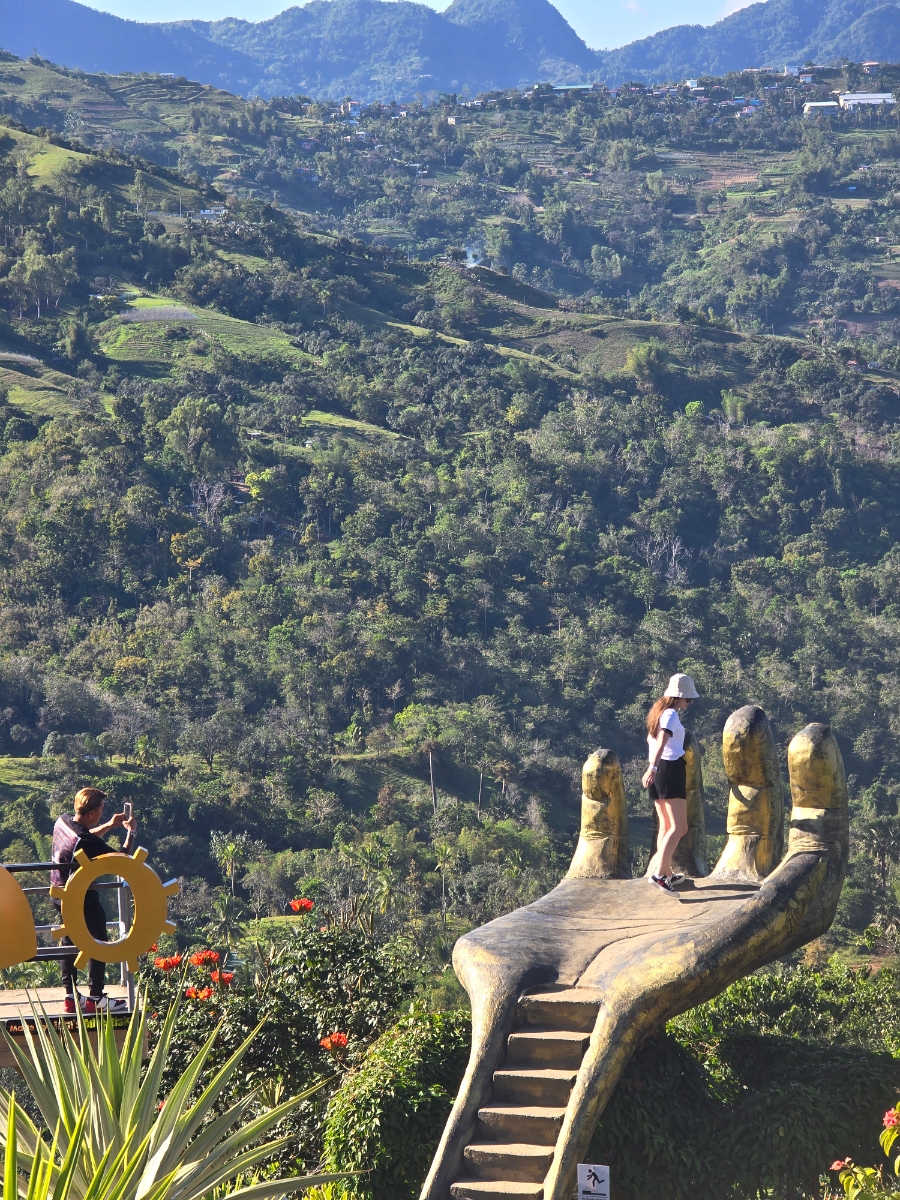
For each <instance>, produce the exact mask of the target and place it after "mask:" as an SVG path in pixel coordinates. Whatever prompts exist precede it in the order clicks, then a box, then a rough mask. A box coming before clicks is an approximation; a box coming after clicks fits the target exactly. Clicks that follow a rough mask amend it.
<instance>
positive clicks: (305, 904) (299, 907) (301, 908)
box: [291, 897, 315, 913]
mask: <svg viewBox="0 0 900 1200" xmlns="http://www.w3.org/2000/svg"><path fill="white" fill-rule="evenodd" d="M314 907H315V906H314V905H313V902H312V900H307V899H306V897H303V898H302V899H300V900H292V901H291V908H292V909H293V910H294V912H295V913H308V912H312V910H313V908H314Z"/></svg>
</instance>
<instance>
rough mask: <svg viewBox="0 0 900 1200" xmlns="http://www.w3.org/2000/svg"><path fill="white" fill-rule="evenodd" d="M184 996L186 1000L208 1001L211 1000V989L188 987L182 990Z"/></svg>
mask: <svg viewBox="0 0 900 1200" xmlns="http://www.w3.org/2000/svg"><path fill="white" fill-rule="evenodd" d="M184 994H185V996H187V998H188V1000H209V999H211V998H212V995H213V989H212V988H211V987H202V988H198V987H189V988H185V989H184Z"/></svg>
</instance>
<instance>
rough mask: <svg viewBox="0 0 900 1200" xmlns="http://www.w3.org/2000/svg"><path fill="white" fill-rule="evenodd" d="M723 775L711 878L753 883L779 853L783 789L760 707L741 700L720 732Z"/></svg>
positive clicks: (782, 839) (766, 718)
mask: <svg viewBox="0 0 900 1200" xmlns="http://www.w3.org/2000/svg"><path fill="white" fill-rule="evenodd" d="M722 759H723V762H724V765H725V775H726V777H727V779H728V788H729V791H728V823H727V831H728V841H727V842H726V843H725V848H724V850H723V851H722V855H721V857H720V858H719V861H718V863H717V864H716V866H715V867H714V869H713V872H712V874H713V876H714V877H715V878H717V879H733V880H736V881H741V882H758V881H759V880H761V879H764V878H765V876H766V875H768V874H769V873H770V872H771V871H772V870H773V869H774V868H775V865H776V864H777V863H778V861H779V860H780V858H781V854H782V848H783V842H784V788H783V786H782V782H781V771H780V769H779V766H778V753H777V750H776V748H775V738H774V737H773V736H772V727H771V725H770V724H769V718H768V717H767V716H766V714H765V712H763V710H762V709H761V708H760V707H759V706H758V705H756V704H747V705H745V706H744V707H743V708H739V709H738V710H737V712H733V713H732V714H731V716H730V717H729V718H728V720H727V721H726V722H725V728H724V730H723V731H722Z"/></svg>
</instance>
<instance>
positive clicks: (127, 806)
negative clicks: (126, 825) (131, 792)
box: [123, 800, 131, 821]
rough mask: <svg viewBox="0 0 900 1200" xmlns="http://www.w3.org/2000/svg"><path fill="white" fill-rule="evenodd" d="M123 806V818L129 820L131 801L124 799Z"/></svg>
mask: <svg viewBox="0 0 900 1200" xmlns="http://www.w3.org/2000/svg"><path fill="white" fill-rule="evenodd" d="M123 807H124V809H125V820H126V821H130V820H131V801H130V800H126V801H125V804H124V805H123Z"/></svg>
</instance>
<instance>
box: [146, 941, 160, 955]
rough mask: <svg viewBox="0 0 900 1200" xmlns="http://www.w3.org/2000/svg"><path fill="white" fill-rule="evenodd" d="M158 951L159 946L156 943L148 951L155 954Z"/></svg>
mask: <svg viewBox="0 0 900 1200" xmlns="http://www.w3.org/2000/svg"><path fill="white" fill-rule="evenodd" d="M158 949H159V946H157V944H156V942H154V943H153V945H152V946H151V947H150V949H149V950H148V951H147V953H148V954H155V953H156V952H157V950H158Z"/></svg>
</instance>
